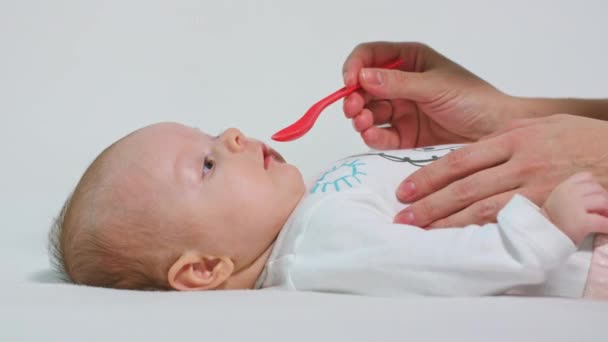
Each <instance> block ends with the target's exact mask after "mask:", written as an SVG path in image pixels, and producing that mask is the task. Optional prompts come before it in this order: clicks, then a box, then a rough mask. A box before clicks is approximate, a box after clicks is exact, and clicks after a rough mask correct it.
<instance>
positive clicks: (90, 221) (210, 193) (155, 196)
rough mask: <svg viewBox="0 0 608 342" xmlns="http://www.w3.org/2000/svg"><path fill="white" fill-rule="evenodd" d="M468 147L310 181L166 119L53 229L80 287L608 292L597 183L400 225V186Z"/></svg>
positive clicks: (111, 164)
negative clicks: (595, 248)
mask: <svg viewBox="0 0 608 342" xmlns="http://www.w3.org/2000/svg"><path fill="white" fill-rule="evenodd" d="M455 148H457V146H438V147H429V148H421V149H414V150H400V151H385V152H382V153H380V152H378V153H376V152H372V153H367V154H362V155H357V156H352V157H349V158H346V159H343V160H340V161H337V162H336V163H334V164H333V165H332V166H331V167H330V168H328V169H327V170H326V171H325V172H324V173H322V174H320V176H319V177H318V178H317V179H316V180H315V181H314V182H311V183H310V184H307V185H306V184H305V183H304V181H303V179H302V176H301V174H300V172H299V171H298V169H297V168H296V167H294V166H292V165H290V164H287V163H285V161H284V159H283V158H282V157H281V156H280V155H279V154H278V153H277V152H275V151H274V150H272V149H271V148H269V147H268V146H266V145H264V144H263V143H261V142H259V141H257V140H254V139H250V138H247V137H245V136H244V135H243V134H242V133H241V132H239V131H238V130H236V129H228V130H226V131H225V132H224V133H222V134H221V135H220V136H210V135H208V134H205V133H203V132H201V131H200V130H198V129H194V128H191V127H187V126H183V125H180V124H176V123H160V124H155V125H151V126H148V127H145V128H142V129H140V130H137V131H135V132H133V133H131V134H129V135H127V136H126V137H124V138H122V139H120V140H119V141H117V142H115V143H114V144H112V145H111V146H110V147H108V148H107V149H106V150H104V151H103V152H102V153H101V154H100V155H99V156H98V157H97V158H96V159H95V161H93V163H92V164H91V165H90V166H89V168H88V169H87V170H86V172H85V173H84V175H83V176H82V178H81V180H80V181H79V183H78V185H77V186H76V189H75V190H74V192H73V194H72V195H71V196H70V197H69V198H68V200H67V201H66V203H65V205H64V206H63V209H62V210H61V213H60V215H59V217H58V218H57V220H56V223H55V225H54V227H53V229H52V230H51V233H50V242H51V246H52V249H53V255H54V257H55V259H56V260H55V264H56V265H57V266H58V267H59V268H60V270H62V271H63V273H64V275H65V276H66V278H67V279H68V280H71V281H72V282H74V283H77V284H86V285H92V286H102V287H112V288H124V289H165V290H171V289H174V290H217V289H258V288H270V287H272V288H281V289H288V290H305V291H326V292H340V293H355V294H365V295H377V296H407V295H441V296H478V295H495V294H506V293H515V294H525V295H548V296H549V295H550V296H563V297H581V296H582V295H583V292H584V291H585V288H586V287H587V288H589V287H590V284H592V283H601V281H588V279H587V275H588V272H589V265H590V263H591V253H590V252H589V251H588V248H587V249H586V248H584V246H585V243H583V240H585V241H586V243H587V241H590V239H585V237H586V236H587V235H589V234H592V233H600V232H603V233H606V232H608V193H607V192H606V191H605V190H604V189H603V188H602V187H601V186H600V185H599V183H597V182H596V181H594V180H593V178H592V176H591V175H590V174H588V173H582V174H577V175H575V176H573V177H571V178H569V179H568V180H566V181H564V182H563V183H562V184H560V185H559V186H558V187H557V188H556V189H554V191H553V192H552V193H551V195H550V196H549V198H548V199H547V200H546V202H545V203H544V205H543V207H542V208H538V207H536V206H535V205H534V204H533V203H532V202H530V201H528V200H527V199H526V198H524V197H523V196H520V195H515V196H514V197H513V198H512V199H511V201H510V202H509V203H508V204H507V205H506V206H505V207H504V208H503V209H502V210H501V212H500V214H499V215H498V223H492V224H487V225H484V226H481V227H480V226H474V225H471V226H467V227H458V228H452V229H436V230H429V231H427V230H424V229H421V228H419V227H414V226H407V225H398V224H394V223H393V222H392V219H393V217H394V215H395V214H396V213H397V212H398V211H400V210H401V209H403V207H404V205H403V204H401V203H399V202H398V201H397V199H396V198H395V195H394V189H396V187H397V184H399V182H400V181H401V180H402V179H403V177H405V176H406V175H407V174H408V173H411V172H413V171H414V170H415V169H417V168H418V167H420V166H422V165H424V164H427V163H429V162H432V161H433V160H435V159H437V158H439V157H441V156H442V155H445V154H447V153H449V152H450V151H451V150H453V149H455ZM581 245H582V246H583V247H581V248H580V249H577V246H581ZM601 273H602V272H600V275H599V276H602V274H601ZM596 285H597V284H596ZM596 288H597V286H595V287H594V289H596ZM588 290H589V289H587V291H588ZM594 291H595V292H598V290H594ZM602 291H604V290H602V289H600V290H599V292H598V293H600V295H601V294H602V293H604V292H602ZM600 295H595V297H599V296H600Z"/></svg>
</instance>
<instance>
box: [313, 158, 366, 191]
mask: <svg viewBox="0 0 608 342" xmlns="http://www.w3.org/2000/svg"><path fill="white" fill-rule="evenodd" d="M363 165H366V163H364V162H360V161H359V159H355V160H353V161H351V162H344V163H342V164H341V165H339V166H335V165H334V167H332V168H331V169H330V170H329V171H327V172H325V173H324V174H323V175H322V176H321V177H319V179H318V180H317V182H316V184H315V186H314V187H313V188H312V190H310V193H311V194H314V193H315V192H317V191H321V192H327V191H332V190H333V191H336V192H340V189H343V188H344V186H348V187H349V188H352V187H353V184H355V183H354V181H357V183H358V184H361V179H360V177H359V176H365V175H367V173H365V172H362V171H361V166H363ZM355 185H356V184H355ZM341 187H342V188H341Z"/></svg>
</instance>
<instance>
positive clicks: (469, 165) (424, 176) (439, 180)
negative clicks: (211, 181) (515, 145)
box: [397, 137, 512, 222]
mask: <svg viewBox="0 0 608 342" xmlns="http://www.w3.org/2000/svg"><path fill="white" fill-rule="evenodd" d="M511 155H512V148H511V144H510V143H509V140H508V139H506V138H505V137H497V138H495V139H492V140H487V141H483V142H477V143H473V144H470V145H467V146H464V147H462V148H460V149H458V150H456V151H453V152H450V153H448V154H447V155H446V156H444V157H442V158H440V159H439V160H437V161H435V162H433V163H431V164H429V165H426V166H424V167H422V168H421V169H419V170H417V171H416V172H414V173H412V174H411V175H410V176H409V177H407V178H406V179H405V180H404V181H403V182H402V183H401V184H400V185H399V188H398V189H397V197H398V198H399V199H400V200H401V201H403V202H408V201H409V202H412V201H416V200H418V199H421V198H423V197H425V196H428V195H430V194H432V193H434V192H436V191H439V190H440V189H443V188H444V187H445V186H447V185H448V184H450V183H452V182H454V181H457V180H459V179H462V178H465V177H467V176H469V175H472V174H475V173H477V172H478V171H481V170H485V169H488V168H491V167H494V166H496V165H498V164H502V163H504V162H506V161H507V160H509V158H510V157H511ZM436 219H438V217H436V218H434V219H430V218H429V222H431V221H434V220H436Z"/></svg>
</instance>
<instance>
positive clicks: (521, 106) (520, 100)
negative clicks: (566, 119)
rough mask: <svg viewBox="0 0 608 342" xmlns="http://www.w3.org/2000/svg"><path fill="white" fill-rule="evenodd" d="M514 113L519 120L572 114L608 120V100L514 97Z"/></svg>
mask: <svg viewBox="0 0 608 342" xmlns="http://www.w3.org/2000/svg"><path fill="white" fill-rule="evenodd" d="M511 102H512V105H511V106H512V109H511V110H512V111H513V112H512V113H513V114H514V115H515V116H516V117H518V118H538V117H544V116H548V115H553V114H572V115H577V116H583V117H587V118H592V119H599V120H608V99H574V98H562V99H552V98H529V97H513V98H512V101H511Z"/></svg>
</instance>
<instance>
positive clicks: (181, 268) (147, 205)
mask: <svg viewBox="0 0 608 342" xmlns="http://www.w3.org/2000/svg"><path fill="white" fill-rule="evenodd" d="M303 193H304V182H303V180H302V176H301V174H300V172H299V171H298V170H297V169H296V168H295V167H294V166H292V165H289V164H286V163H285V162H284V160H283V158H282V157H281V156H280V155H279V154H278V153H276V152H274V151H273V150H272V149H270V148H268V147H266V146H265V145H264V144H262V143H261V142H259V141H257V140H253V139H249V138H246V137H245V136H244V135H243V134H242V133H241V132H239V131H238V130H236V129H229V130H227V131H225V132H224V133H223V134H221V135H219V136H217V137H214V136H210V135H208V134H205V133H203V132H201V131H200V130H198V129H195V128H191V127H187V126H183V125H180V124H176V123H160V124H155V125H151V126H148V127H145V128H142V129H140V130H137V131H135V132H133V133H131V134H129V135H127V136H126V137H124V138H122V139H120V140H119V141H117V142H115V143H114V144H112V145H111V146H110V147H108V148H107V149H105V150H104V151H103V152H102V153H101V154H100V155H99V156H98V157H97V158H96V159H95V161H93V163H92V164H91V165H90V166H89V168H88V169H87V170H86V172H85V173H84V175H83V176H82V178H81V179H80V181H79V183H78V185H77V186H76V189H75V190H74V192H73V194H72V195H71V196H70V198H68V200H67V201H66V203H65V205H64V207H63V209H62V210H61V213H60V215H59V217H58V218H57V220H56V222H55V225H54V227H53V229H52V230H51V235H50V240H51V243H52V248H53V251H54V252H53V254H54V256H55V257H56V259H57V260H55V263H56V264H57V265H58V266H59V267H60V269H62V270H63V271H64V275H66V276H67V277H68V278H69V280H71V281H73V282H75V283H78V284H86V285H92V286H102V287H113V288H127V289H178V290H190V289H200V290H203V289H216V288H225V287H229V286H228V285H229V283H230V281H231V279H237V278H238V277H239V276H240V275H242V274H245V273H246V272H249V271H248V270H249V269H250V268H251V267H252V265H254V264H256V262H258V261H259V260H260V258H262V257H263V256H264V255H267V253H268V252H269V250H270V249H271V246H272V243H273V242H274V240H275V238H276V236H277V235H278V233H279V231H280V230H281V227H282V226H283V224H284V223H285V221H286V220H287V218H288V217H289V215H290V214H291V212H292V211H293V209H294V208H295V206H296V205H297V202H298V201H299V199H300V198H301V196H302V195H303Z"/></svg>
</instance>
